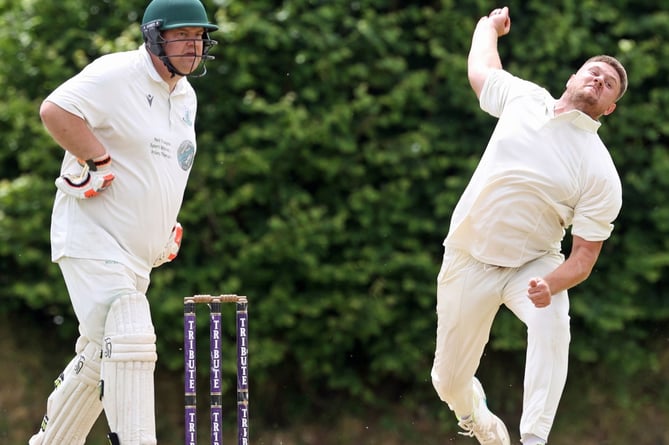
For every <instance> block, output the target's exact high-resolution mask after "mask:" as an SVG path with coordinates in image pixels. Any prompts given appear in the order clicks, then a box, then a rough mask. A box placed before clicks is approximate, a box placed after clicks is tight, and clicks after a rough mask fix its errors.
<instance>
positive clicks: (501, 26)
mask: <svg viewBox="0 0 669 445" xmlns="http://www.w3.org/2000/svg"><path fill="white" fill-rule="evenodd" d="M488 20H490V23H492V26H493V28H495V31H497V36H499V37H501V36H503V35H506V34H508V33H509V31H510V30H511V17H510V16H509V8H508V6H505V7H503V8H497V9H493V10H492V12H490V14H488Z"/></svg>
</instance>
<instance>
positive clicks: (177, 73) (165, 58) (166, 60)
mask: <svg viewBox="0 0 669 445" xmlns="http://www.w3.org/2000/svg"><path fill="white" fill-rule="evenodd" d="M170 57H193V56H159V58H160V60H162V62H163V64H164V65H165V67H166V68H167V71H169V72H170V74H171V76H170V77H174V76H181V77H187V76H189V77H194V78H197V77H202V76H204V75H205V74H207V65H206V62H207V60H211V59H213V58H214V57H213V56H209V55H204V56H201V58H202V60H201V61H200V63H199V64H198V67H202V72H200V73H199V74H193V72H194V71H195V70H193V71H191V72H190V73H182V72H181V71H179V70H178V69H176V67H175V66H174V65H173V64H172V62H171V61H170ZM198 67H196V69H197V68H198Z"/></svg>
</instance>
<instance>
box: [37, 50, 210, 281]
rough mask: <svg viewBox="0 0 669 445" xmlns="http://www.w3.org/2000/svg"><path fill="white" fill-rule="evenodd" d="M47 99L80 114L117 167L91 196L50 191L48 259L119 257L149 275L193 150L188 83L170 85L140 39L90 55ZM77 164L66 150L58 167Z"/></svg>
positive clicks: (67, 169) (192, 99) (71, 168)
mask: <svg viewBox="0 0 669 445" xmlns="http://www.w3.org/2000/svg"><path fill="white" fill-rule="evenodd" d="M46 100H48V101H50V102H53V103H55V104H56V105H58V106H59V107H61V108H63V109H65V110H67V111H69V112H70V113H73V114H75V115H77V116H79V117H81V118H82V119H84V120H85V121H86V123H87V124H88V126H89V128H90V129H91V130H92V131H93V133H94V134H95V136H96V137H97V138H98V139H99V140H100V142H101V143H102V144H103V145H104V146H105V148H106V149H107V152H108V153H109V154H110V155H111V157H112V170H113V172H114V174H115V175H116V179H115V180H114V182H113V183H112V185H111V187H109V188H108V189H107V190H105V191H103V192H102V193H100V194H99V195H98V196H96V197H94V198H90V199H85V200H78V199H76V198H73V197H71V196H68V195H65V194H63V193H62V192H60V191H58V192H57V193H56V199H55V203H54V207H53V214H52V223H51V247H52V259H53V260H54V261H57V260H58V259H59V258H61V257H63V256H69V257H75V258H87V259H99V260H112V261H118V262H120V263H123V264H125V265H126V266H127V267H129V268H130V269H131V270H133V271H134V272H135V273H137V274H138V275H140V276H143V277H145V278H148V276H149V273H150V271H151V268H152V265H153V262H154V260H155V259H156V258H157V257H158V255H159V254H160V252H161V251H162V250H163V248H164V247H165V244H166V243H167V240H168V238H169V235H170V232H171V230H172V227H173V226H174V224H175V222H176V220H177V215H178V213H179V209H180V207H181V203H182V200H183V195H184V191H185V188H186V181H187V179H188V175H189V173H190V171H191V166H192V165H193V159H194V157H195V152H196V142H195V127H194V125H195V114H196V110H197V99H196V96H195V92H194V91H193V88H192V87H191V85H190V84H189V82H188V80H187V79H186V78H182V79H181V80H180V81H179V82H178V83H177V86H176V88H175V89H174V91H173V92H172V93H170V92H169V88H168V85H167V84H166V83H165V82H164V81H163V80H162V79H161V77H160V75H159V74H158V72H157V71H156V70H155V68H154V67H153V64H152V63H151V58H150V56H149V54H148V52H147V51H146V49H145V48H144V46H143V45H142V46H141V47H140V48H139V49H138V50H135V51H128V52H120V53H115V54H109V55H106V56H102V57H100V58H99V59H97V60H95V61H93V62H92V63H91V64H90V65H88V66H87V67H85V68H84V69H83V70H82V71H81V72H80V73H79V74H77V75H76V76H74V77H72V78H71V79H69V80H68V81H66V82H65V83H63V84H62V85H61V86H59V87H58V88H57V89H56V90H55V91H53V93H51V94H50V95H49V96H48V97H47V98H46ZM79 172H81V167H80V166H79V165H78V163H77V160H76V159H75V158H74V157H73V156H72V155H71V154H69V153H68V152H66V154H65V157H64V159H63V164H62V168H61V174H63V173H75V174H78V173H79Z"/></svg>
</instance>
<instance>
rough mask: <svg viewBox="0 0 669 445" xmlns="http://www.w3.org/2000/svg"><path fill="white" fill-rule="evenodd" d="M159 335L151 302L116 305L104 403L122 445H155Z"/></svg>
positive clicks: (109, 330)
mask: <svg viewBox="0 0 669 445" xmlns="http://www.w3.org/2000/svg"><path fill="white" fill-rule="evenodd" d="M156 360H157V355H156V335H155V333H154V330H153V324H152V323H151V312H150V310H149V303H148V301H147V299H146V297H145V296H144V295H142V294H139V293H137V294H132V295H125V296H122V297H120V298H119V299H118V300H116V301H115V302H114V303H112V305H111V307H110V309H109V314H108V315H107V322H106V324H105V337H104V341H103V346H102V381H103V388H102V390H103V397H102V404H103V406H104V408H105V414H106V415H107V421H108V422H109V428H110V429H111V431H112V432H114V433H116V434H117V435H118V437H119V441H120V443H121V444H122V445H154V444H155V443H156V426H155V412H154V411H155V409H154V391H153V371H154V369H155V364H156Z"/></svg>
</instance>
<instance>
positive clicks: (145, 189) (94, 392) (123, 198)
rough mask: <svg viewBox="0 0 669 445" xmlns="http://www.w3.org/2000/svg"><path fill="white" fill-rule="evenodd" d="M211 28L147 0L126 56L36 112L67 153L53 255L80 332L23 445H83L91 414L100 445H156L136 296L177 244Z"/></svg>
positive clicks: (148, 348) (146, 325)
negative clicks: (105, 443) (102, 435)
mask: <svg viewBox="0 0 669 445" xmlns="http://www.w3.org/2000/svg"><path fill="white" fill-rule="evenodd" d="M216 29H217V26H216V25H214V24H212V23H210V22H209V20H208V18H207V13H206V10H205V8H204V6H203V5H202V3H201V2H200V1H199V0H153V1H151V2H150V3H149V4H148V5H147V7H146V9H145V11H144V16H143V19H142V24H141V30H142V34H143V39H144V43H143V44H142V45H141V46H140V47H139V48H138V49H137V50H133V51H125V52H118V53H114V54H108V55H104V56H102V57H100V58H98V59H96V60H94V61H93V62H92V63H90V64H89V65H88V66H86V67H85V68H84V69H83V70H82V71H81V72H79V73H78V74H76V75H75V76H74V77H72V78H70V79H69V80H67V81H65V82H64V83H63V84H61V85H60V86H59V87H58V88H56V89H55V90H54V91H53V92H52V93H51V94H50V95H49V96H48V97H47V98H46V99H45V100H44V102H43V103H42V105H41V107H40V117H41V119H42V122H43V123H44V126H45V127H46V130H47V131H48V132H49V134H50V135H51V136H52V137H53V139H54V141H55V142H56V143H57V144H58V145H60V146H61V147H62V148H63V149H64V150H65V153H64V158H63V162H62V166H61V171H60V176H59V177H58V178H57V179H56V181H55V183H56V184H55V185H56V188H57V191H56V197H55V201H54V206H53V212H52V221H51V249H52V260H53V261H54V262H56V263H57V264H58V266H59V267H60V270H61V272H62V275H63V278H64V280H65V284H66V287H67V291H68V293H69V297H70V300H71V303H72V306H73V309H74V313H75V314H76V317H77V320H78V323H79V334H80V335H79V338H78V339H77V341H76V345H75V356H74V358H73V359H72V360H71V362H70V363H69V364H68V365H67V366H66V367H65V369H64V371H63V372H62V373H61V374H60V376H59V377H58V378H57V379H56V387H55V389H54V390H53V392H52V393H51V395H50V396H49V398H48V400H47V407H46V415H45V416H44V419H43V421H42V423H41V426H40V428H39V430H38V431H37V433H36V434H35V435H34V436H32V438H31V439H30V441H29V444H30V445H63V444H67V445H81V444H83V443H84V442H85V440H86V437H87V435H88V433H89V431H90V430H91V428H92V426H93V424H94V423H95V421H96V420H97V418H98V417H99V416H100V414H101V413H102V411H103V410H104V412H105V415H106V418H107V422H108V424H109V429H110V433H109V441H110V443H111V444H113V445H151V444H156V427H155V412H154V411H155V410H154V381H153V373H154V368H155V363H156V360H157V355H156V336H155V332H154V327H153V323H152V320H151V312H150V308H149V302H148V300H147V297H146V293H147V290H148V287H149V280H150V274H151V271H152V269H153V268H154V267H157V266H160V265H161V264H164V263H165V262H168V261H171V260H173V259H174V258H175V257H176V255H177V252H178V251H179V247H180V244H181V237H182V228H181V226H180V225H179V223H178V222H177V216H178V213H179V210H180V208H181V205H182V201H183V197H184V191H185V188H186V183H187V180H188V177H189V174H190V171H191V167H192V166H193V160H194V157H195V153H196V140H195V117H196V111H197V99H196V95H195V91H194V90H193V88H192V86H191V85H190V83H189V81H188V77H189V76H201V75H203V74H204V73H206V68H205V63H206V61H207V60H210V59H213V57H212V56H211V55H209V51H210V49H211V48H212V47H213V46H214V45H215V44H216V42H215V41H214V40H212V39H210V38H209V33H210V32H212V31H215V30H216Z"/></svg>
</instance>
